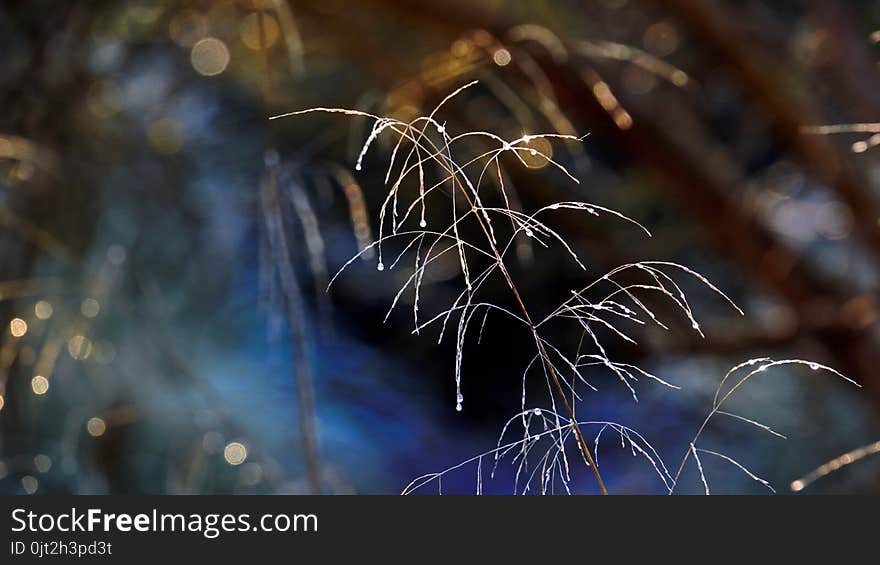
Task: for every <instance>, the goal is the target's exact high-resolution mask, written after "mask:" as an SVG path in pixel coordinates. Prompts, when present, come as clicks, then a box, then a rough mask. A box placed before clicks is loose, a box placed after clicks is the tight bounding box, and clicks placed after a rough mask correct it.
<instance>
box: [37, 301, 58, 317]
mask: <svg viewBox="0 0 880 565" xmlns="http://www.w3.org/2000/svg"><path fill="white" fill-rule="evenodd" d="M54 311H55V309H54V308H52V305H51V304H49V303H48V302H46V301H45V300H40V301H38V302H37V303H36V304H34V315H35V316H36V317H37V318H38V319H40V320H48V319H49V318H51V317H52V313H53V312H54Z"/></svg>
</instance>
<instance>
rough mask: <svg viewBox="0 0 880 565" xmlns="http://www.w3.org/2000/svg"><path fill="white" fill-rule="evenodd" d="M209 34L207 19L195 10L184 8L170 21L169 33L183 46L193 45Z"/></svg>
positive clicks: (172, 38) (173, 39)
mask: <svg viewBox="0 0 880 565" xmlns="http://www.w3.org/2000/svg"><path fill="white" fill-rule="evenodd" d="M207 34H208V22H207V20H206V19H205V17H204V16H202V15H201V14H199V13H198V12H196V11H194V10H183V11H182V12H180V13H179V14H177V15H176V16H174V17H173V18H171V21H170V22H169V23H168V35H169V36H170V37H171V40H172V41H174V43H177V44H178V45H180V46H181V47H192V46H193V45H195V44H196V42H197V41H198V40H199V39H201V38H203V37H205V35H207Z"/></svg>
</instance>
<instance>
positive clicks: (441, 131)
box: [437, 125, 446, 133]
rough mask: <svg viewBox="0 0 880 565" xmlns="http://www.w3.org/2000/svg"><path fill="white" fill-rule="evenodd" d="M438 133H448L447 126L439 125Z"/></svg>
mask: <svg viewBox="0 0 880 565" xmlns="http://www.w3.org/2000/svg"><path fill="white" fill-rule="evenodd" d="M437 133H446V128H445V127H443V126H440V125H438V126H437Z"/></svg>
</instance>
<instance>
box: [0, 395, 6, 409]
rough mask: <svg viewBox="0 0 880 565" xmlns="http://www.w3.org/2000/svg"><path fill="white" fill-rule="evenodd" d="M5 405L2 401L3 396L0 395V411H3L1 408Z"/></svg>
mask: <svg viewBox="0 0 880 565" xmlns="http://www.w3.org/2000/svg"><path fill="white" fill-rule="evenodd" d="M5 405H6V401H5V400H3V395H2V394H0V410H3V407H4V406H5Z"/></svg>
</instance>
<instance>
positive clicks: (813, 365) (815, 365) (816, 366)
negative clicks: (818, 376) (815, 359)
mask: <svg viewBox="0 0 880 565" xmlns="http://www.w3.org/2000/svg"><path fill="white" fill-rule="evenodd" d="M810 369H813V370H814V371H818V370H819V364H818V363H810Z"/></svg>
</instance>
